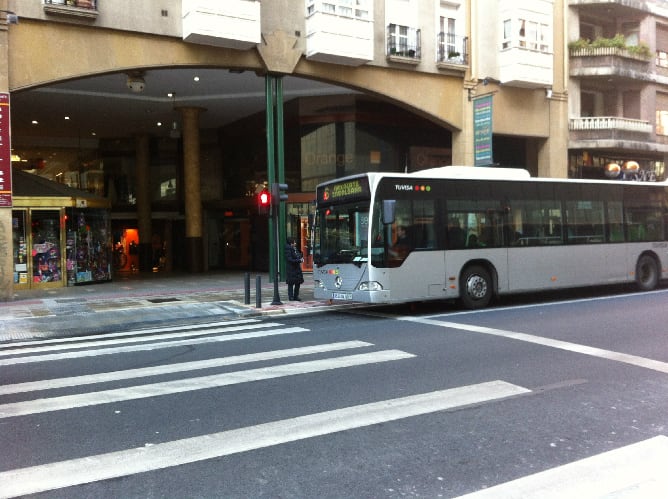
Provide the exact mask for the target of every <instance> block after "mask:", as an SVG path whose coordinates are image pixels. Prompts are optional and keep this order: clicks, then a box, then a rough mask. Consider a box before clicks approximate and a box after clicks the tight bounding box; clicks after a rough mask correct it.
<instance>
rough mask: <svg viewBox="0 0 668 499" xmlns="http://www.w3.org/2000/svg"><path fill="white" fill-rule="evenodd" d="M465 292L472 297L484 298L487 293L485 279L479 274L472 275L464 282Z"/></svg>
mask: <svg viewBox="0 0 668 499" xmlns="http://www.w3.org/2000/svg"><path fill="white" fill-rule="evenodd" d="M466 292H467V293H468V295H469V296H471V297H473V298H476V299H480V298H484V297H485V295H486V294H487V281H485V279H483V278H482V277H480V276H479V275H472V276H471V277H469V280H468V281H467V282H466Z"/></svg>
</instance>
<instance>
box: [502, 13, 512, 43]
mask: <svg viewBox="0 0 668 499" xmlns="http://www.w3.org/2000/svg"><path fill="white" fill-rule="evenodd" d="M512 26H513V23H512V21H511V20H510V19H506V20H505V21H503V43H502V44H501V47H502V48H504V49H509V48H510V44H511V40H512V38H513V35H512Z"/></svg>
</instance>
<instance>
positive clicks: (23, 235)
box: [12, 210, 28, 284]
mask: <svg viewBox="0 0 668 499" xmlns="http://www.w3.org/2000/svg"><path fill="white" fill-rule="evenodd" d="M26 216H27V213H26V211H25V210H14V211H12V241H13V244H12V248H13V252H14V261H13V264H14V283H15V284H28V234H27V232H26Z"/></svg>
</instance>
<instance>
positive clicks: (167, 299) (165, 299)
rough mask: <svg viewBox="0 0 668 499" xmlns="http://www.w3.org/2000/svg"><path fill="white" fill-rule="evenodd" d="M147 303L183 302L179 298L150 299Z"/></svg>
mask: <svg viewBox="0 0 668 499" xmlns="http://www.w3.org/2000/svg"><path fill="white" fill-rule="evenodd" d="M147 301H150V302H151V303H169V302H172V301H181V300H180V299H179V298H149V299H148V300H147Z"/></svg>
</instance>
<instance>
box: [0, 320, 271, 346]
mask: <svg viewBox="0 0 668 499" xmlns="http://www.w3.org/2000/svg"><path fill="white" fill-rule="evenodd" d="M251 322H260V320H259V319H238V320H231V321H217V322H205V323H201V324H187V325H181V326H163V327H152V328H149V329H133V330H132V331H121V332H117V333H105V334H91V335H86V336H71V337H67V338H49V339H46V340H30V341H17V342H12V343H2V344H0V350H10V349H12V348H17V347H24V346H38V345H49V344H54V343H63V344H64V343H75V342H83V341H89V340H100V339H104V338H122V337H124V336H140V335H142V334H146V335H150V334H153V333H166V332H168V331H188V330H192V329H204V328H207V327H219V326H233V325H235V324H249V323H251Z"/></svg>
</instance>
